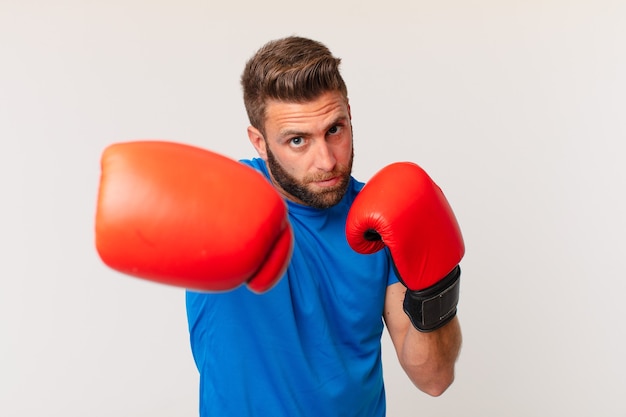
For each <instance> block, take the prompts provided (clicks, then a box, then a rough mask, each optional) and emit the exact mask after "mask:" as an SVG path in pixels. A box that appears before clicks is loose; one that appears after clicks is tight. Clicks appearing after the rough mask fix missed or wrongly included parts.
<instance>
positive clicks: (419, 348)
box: [384, 282, 462, 396]
mask: <svg viewBox="0 0 626 417" xmlns="http://www.w3.org/2000/svg"><path fill="white" fill-rule="evenodd" d="M405 292H406V288H405V287H404V285H402V284H401V283H399V282H398V283H396V284H392V285H390V286H389V287H387V294H386V296H385V310H384V320H385V324H386V325H387V329H388V330H389V335H390V336H391V340H392V342H393V345H394V347H395V350H396V354H397V355H398V359H399V361H400V365H401V366H402V368H403V369H404V371H405V372H406V373H407V375H408V376H409V378H410V379H411V381H412V382H413V384H415V386H416V387H417V388H419V389H420V390H421V391H423V392H425V393H427V394H429V395H432V396H439V395H441V394H443V393H444V391H445V390H446V389H447V388H448V387H449V386H450V385H451V384H452V382H453V381H454V366H455V363H456V360H457V358H458V356H459V351H460V349H461V340H462V336H461V327H460V325H459V320H458V318H457V317H455V318H454V319H452V320H451V321H450V322H449V323H448V324H446V325H445V326H443V327H441V328H439V329H437V330H435V331H432V332H428V333H423V332H419V331H417V330H416V329H415V327H413V325H412V324H411V321H410V320H409V318H408V316H407V315H406V313H405V312H404V310H403V307H402V302H403V300H404V294H405Z"/></svg>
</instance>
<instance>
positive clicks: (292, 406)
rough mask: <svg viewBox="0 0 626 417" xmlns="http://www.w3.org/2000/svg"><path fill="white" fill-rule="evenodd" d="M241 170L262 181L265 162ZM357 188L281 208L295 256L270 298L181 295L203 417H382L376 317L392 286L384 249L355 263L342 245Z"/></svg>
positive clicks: (241, 291)
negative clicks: (316, 202)
mask: <svg viewBox="0 0 626 417" xmlns="http://www.w3.org/2000/svg"><path fill="white" fill-rule="evenodd" d="M242 162H243V163H246V164H248V165H250V166H252V167H254V168H256V169H257V170H259V171H260V172H262V173H263V174H264V175H265V176H266V177H267V178H269V176H268V172H267V168H266V167H265V163H264V161H263V160H261V159H253V160H246V161H242ZM362 187H363V184H362V183H360V182H357V181H356V180H354V179H353V178H352V179H351V181H350V186H349V188H348V191H347V193H346V195H345V196H344V198H343V199H342V200H341V202H340V203H339V204H337V205H336V206H334V207H331V208H329V209H325V210H320V209H314V208H311V207H307V206H303V205H299V204H296V203H293V202H291V201H287V205H288V210H289V220H290V222H291V226H292V228H293V232H294V251H293V256H292V259H291V263H290V265H289V267H288V269H287V271H286V273H285V275H284V276H283V277H282V278H281V280H280V281H279V282H278V283H277V284H276V285H275V286H274V288H272V289H271V290H270V291H269V292H266V293H264V294H261V295H259V294H255V293H252V292H251V291H249V290H248V289H247V287H245V286H242V287H240V288H238V289H235V290H233V291H229V292H225V293H197V292H192V291H188V292H187V316H188V320H189V331H190V341H191V349H192V352H193V356H194V359H195V362H196V365H197V367H198V370H199V372H200V415H201V416H202V417H208V416H234V417H244V416H262V417H268V416H272V417H279V416H285V417H293V416H299V417H302V416H312V417H320V416H359V417H366V416H377V417H381V416H384V415H385V392H384V387H383V375H382V363H381V345H380V340H381V335H382V331H383V321H382V315H383V304H384V300H385V291H386V288H387V286H388V285H390V284H392V283H394V282H397V278H396V276H395V274H394V272H393V266H392V264H391V262H390V258H389V256H388V254H387V253H386V252H385V251H380V252H378V253H376V254H373V255H361V254H358V253H356V252H354V251H353V250H352V249H351V248H350V246H349V245H348V243H347V241H346V237H345V224H346V216H347V214H348V209H349V208H350V205H351V204H352V201H353V200H354V198H355V196H356V195H357V193H358V191H359V190H360V189H361V188H362ZM250 210H254V201H250Z"/></svg>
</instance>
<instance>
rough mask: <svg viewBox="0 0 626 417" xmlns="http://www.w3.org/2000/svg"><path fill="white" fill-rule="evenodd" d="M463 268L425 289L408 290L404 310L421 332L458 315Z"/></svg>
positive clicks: (429, 330)
mask: <svg viewBox="0 0 626 417" xmlns="http://www.w3.org/2000/svg"><path fill="white" fill-rule="evenodd" d="M460 280H461V268H460V267H459V266H458V265H457V266H456V267H455V268H454V269H453V270H452V272H450V273H449V274H448V275H446V276H445V278H443V279H442V280H441V281H439V282H437V283H436V284H435V285H433V286H430V287H428V288H426V289H424V290H419V291H411V290H409V289H407V290H406V295H405V296H404V311H405V313H406V314H407V315H408V316H409V318H410V319H411V323H413V326H414V327H415V328H416V329H417V330H419V331H420V332H431V331H433V330H436V329H438V328H440V327H443V326H444V325H445V324H447V323H448V322H449V321H450V320H452V318H453V317H454V316H455V315H456V306H457V304H458V302H459V284H460Z"/></svg>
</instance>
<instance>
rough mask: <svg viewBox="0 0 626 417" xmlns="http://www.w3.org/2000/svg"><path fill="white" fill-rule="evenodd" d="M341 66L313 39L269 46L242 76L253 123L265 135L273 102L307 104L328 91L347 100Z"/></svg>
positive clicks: (288, 40) (282, 41)
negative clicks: (269, 102) (267, 112)
mask: <svg viewBox="0 0 626 417" xmlns="http://www.w3.org/2000/svg"><path fill="white" fill-rule="evenodd" d="M340 63H341V59H339V58H336V57H334V56H333V55H332V53H331V52H330V50H329V49H328V48H327V47H326V46H325V45H323V44H322V43H320V42H317V41H314V40H311V39H307V38H302V37H298V36H290V37H286V38H282V39H278V40H274V41H270V42H268V43H266V44H265V45H264V46H262V47H261V48H260V49H259V50H258V51H257V53H256V54H254V56H252V58H250V59H249V60H248V62H247V63H246V66H245V69H244V71H243V74H242V76H241V85H242V87H243V101H244V104H245V106H246V112H247V113H248V119H249V120H250V124H251V125H252V126H254V127H256V128H257V129H259V130H260V131H261V132H264V130H265V129H264V123H265V106H266V102H267V100H269V99H274V100H280V101H288V102H305V101H309V100H313V99H315V98H317V97H319V96H320V95H321V94H323V93H325V92H328V91H339V92H341V93H342V94H343V95H344V97H346V98H347V97H348V90H347V88H346V84H345V82H344V81H343V78H342V77H341V74H340V72H339V64H340Z"/></svg>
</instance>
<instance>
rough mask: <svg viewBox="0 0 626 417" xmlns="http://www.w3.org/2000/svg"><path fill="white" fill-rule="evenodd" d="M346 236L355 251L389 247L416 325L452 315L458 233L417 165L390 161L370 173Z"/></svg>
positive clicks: (429, 326) (428, 326) (431, 325)
mask: <svg viewBox="0 0 626 417" xmlns="http://www.w3.org/2000/svg"><path fill="white" fill-rule="evenodd" d="M346 236H347V239H348V243H349V244H350V246H351V247H352V248H353V249H354V250H355V251H356V252H359V253H364V254H368V253H374V252H377V251H379V250H380V249H382V248H384V247H385V246H386V247H387V248H389V252H390V253H391V258H392V260H393V263H394V266H395V269H396V272H397V274H398V276H399V278H400V280H401V281H402V283H403V284H404V285H405V286H406V287H407V288H408V291H407V292H406V296H405V300H404V310H405V312H406V313H407V314H408V316H409V318H410V319H411V322H412V323H413V325H414V326H415V328H417V329H418V330H420V331H431V330H435V329H437V328H439V327H441V326H443V325H445V324H446V323H447V322H449V321H450V320H452V318H453V317H454V316H455V315H456V306H457V303H458V298H459V279H460V273H461V272H460V268H459V266H458V265H459V262H460V261H461V259H462V258H463V255H464V253H465V246H464V244H463V237H462V235H461V231H460V229H459V225H458V223H457V221H456V218H455V216H454V213H453V212H452V209H451V208H450V205H449V204H448V201H447V200H446V198H445V196H444V195H443V193H442V191H441V189H440V188H439V187H438V186H437V185H436V184H435V183H434V182H433V181H432V179H431V178H430V177H429V176H428V174H427V173H426V172H425V171H424V170H423V169H421V168H420V167H419V166H417V165H416V164H413V163H408V162H401V163H395V164H392V165H389V166H387V167H385V168H383V169H382V170H381V171H379V172H378V173H377V174H376V175H374V177H372V179H371V180H370V181H369V182H368V183H367V184H366V185H365V187H363V189H362V190H361V192H360V193H359V194H358V195H357V197H356V199H355V200H354V203H353V204H352V207H351V208H350V212H349V213H348V219H347V223H346Z"/></svg>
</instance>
